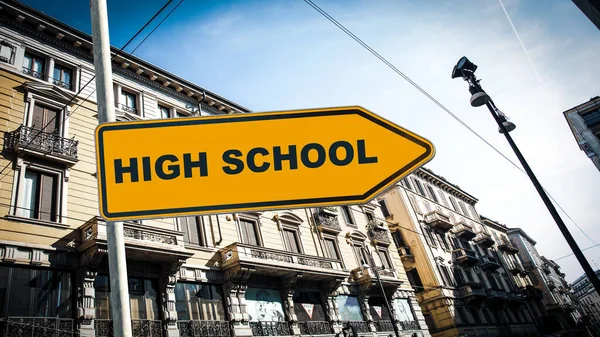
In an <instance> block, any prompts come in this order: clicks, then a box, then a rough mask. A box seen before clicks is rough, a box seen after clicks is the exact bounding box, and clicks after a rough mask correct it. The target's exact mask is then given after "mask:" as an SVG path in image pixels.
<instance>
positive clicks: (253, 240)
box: [240, 220, 258, 246]
mask: <svg viewBox="0 0 600 337" xmlns="http://www.w3.org/2000/svg"><path fill="white" fill-rule="evenodd" d="M240 231H241V234H242V242H244V243H246V244H249V245H253V246H258V240H257V237H256V227H255V226H254V223H253V222H251V221H245V220H240Z"/></svg>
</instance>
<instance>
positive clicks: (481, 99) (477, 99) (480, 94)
mask: <svg viewBox="0 0 600 337" xmlns="http://www.w3.org/2000/svg"><path fill="white" fill-rule="evenodd" d="M469 92H471V95H472V96H471V106H473V107H478V106H482V105H485V104H486V103H487V102H489V101H490V96H489V95H488V94H487V93H486V92H485V91H483V90H481V89H477V88H475V87H474V86H469Z"/></svg>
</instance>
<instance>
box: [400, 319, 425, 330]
mask: <svg viewBox="0 0 600 337" xmlns="http://www.w3.org/2000/svg"><path fill="white" fill-rule="evenodd" d="M400 327H402V330H421V327H420V326H419V322H417V321H400Z"/></svg>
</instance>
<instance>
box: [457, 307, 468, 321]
mask: <svg viewBox="0 0 600 337" xmlns="http://www.w3.org/2000/svg"><path fill="white" fill-rule="evenodd" d="M456 313H457V314H458V319H459V320H460V323H462V324H469V320H468V319H467V314H466V313H465V309H464V308H463V307H456Z"/></svg>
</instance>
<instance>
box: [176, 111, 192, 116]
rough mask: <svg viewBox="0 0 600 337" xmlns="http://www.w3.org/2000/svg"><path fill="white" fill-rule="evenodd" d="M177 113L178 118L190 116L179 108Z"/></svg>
mask: <svg viewBox="0 0 600 337" xmlns="http://www.w3.org/2000/svg"><path fill="white" fill-rule="evenodd" d="M175 115H177V118H181V117H189V115H188V114H184V113H182V112H179V110H177V111H175Z"/></svg>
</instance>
